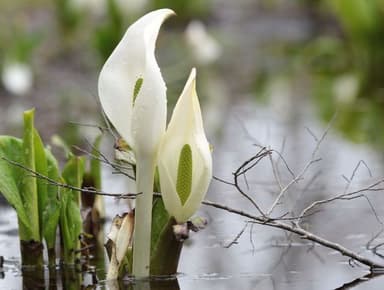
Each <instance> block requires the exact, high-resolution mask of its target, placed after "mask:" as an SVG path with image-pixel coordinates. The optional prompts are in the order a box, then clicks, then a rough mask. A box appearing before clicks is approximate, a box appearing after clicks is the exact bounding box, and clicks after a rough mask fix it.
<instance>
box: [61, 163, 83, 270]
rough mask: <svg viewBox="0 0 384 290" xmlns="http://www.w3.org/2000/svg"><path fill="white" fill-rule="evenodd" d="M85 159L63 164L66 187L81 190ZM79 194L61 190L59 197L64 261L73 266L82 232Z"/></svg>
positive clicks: (73, 191)
mask: <svg viewBox="0 0 384 290" xmlns="http://www.w3.org/2000/svg"><path fill="white" fill-rule="evenodd" d="M84 161H85V158H84V157H78V156H72V157H71V158H70V159H69V160H68V162H67V163H66V164H65V166H64V169H63V171H62V178H63V179H64V181H63V182H65V183H66V184H68V185H71V186H74V187H77V188H81V185H82V183H83V176H84V167H85V162H84ZM79 204H80V192H79V191H75V190H71V189H63V190H62V195H61V210H60V228H61V233H62V238H63V243H64V260H65V263H67V264H73V263H74V258H75V252H74V250H75V249H77V248H78V247H79V239H78V238H79V235H80V234H81V232H82V219H81V215H80V208H79Z"/></svg>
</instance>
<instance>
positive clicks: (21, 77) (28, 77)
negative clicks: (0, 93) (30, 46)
mask: <svg viewBox="0 0 384 290" xmlns="http://www.w3.org/2000/svg"><path fill="white" fill-rule="evenodd" d="M1 81H2V83H3V86H4V88H5V89H6V90H7V91H8V92H10V93H11V94H14V95H17V96H22V95H26V94H27V93H28V92H30V90H31V89H32V86H33V73H32V69H31V67H30V66H29V65H28V64H25V63H21V62H9V63H5V65H4V67H3V70H2V73H1Z"/></svg>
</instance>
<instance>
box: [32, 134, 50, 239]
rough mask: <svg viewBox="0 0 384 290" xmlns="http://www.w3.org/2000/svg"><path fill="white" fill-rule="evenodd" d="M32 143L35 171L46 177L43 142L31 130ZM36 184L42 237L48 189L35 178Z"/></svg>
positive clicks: (41, 180) (40, 180)
mask: <svg viewBox="0 0 384 290" xmlns="http://www.w3.org/2000/svg"><path fill="white" fill-rule="evenodd" d="M33 129H34V130H33V143H34V152H35V170H36V172H38V173H40V174H41V175H43V176H48V167H47V158H46V156H45V149H44V144H43V141H42V140H41V137H40V135H39V133H38V132H37V130H36V129H35V128H33ZM36 184H37V197H38V202H39V228H40V236H43V221H44V219H43V212H44V210H45V208H46V207H47V202H48V200H47V199H48V197H47V194H48V191H47V190H48V189H47V181H46V180H44V179H42V178H36Z"/></svg>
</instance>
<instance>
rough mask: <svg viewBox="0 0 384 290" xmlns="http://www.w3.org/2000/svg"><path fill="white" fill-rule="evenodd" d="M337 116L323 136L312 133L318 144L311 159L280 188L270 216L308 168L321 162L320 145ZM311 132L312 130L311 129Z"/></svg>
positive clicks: (269, 212) (268, 212)
mask: <svg viewBox="0 0 384 290" xmlns="http://www.w3.org/2000/svg"><path fill="white" fill-rule="evenodd" d="M335 117H336V116H334V117H333V118H332V119H331V121H330V122H329V124H328V126H327V128H326V129H325V131H324V133H323V134H322V135H321V137H320V138H319V139H318V138H317V137H316V136H315V135H314V134H313V133H312V134H311V135H312V136H313V137H314V139H315V141H316V146H315V149H314V150H313V151H312V154H311V158H310V160H309V161H308V162H307V164H305V166H304V167H303V168H302V170H301V172H300V173H299V174H298V175H297V176H296V177H295V178H293V179H292V180H291V181H290V182H289V183H288V184H287V185H286V186H285V187H283V188H282V189H281V190H280V193H279V194H278V196H277V197H276V199H275V201H274V202H273V203H272V205H271V207H270V208H269V210H268V211H267V216H269V215H270V214H271V213H272V211H273V210H274V209H275V207H276V206H277V205H278V204H279V203H280V200H281V198H282V197H283V196H284V194H285V192H286V191H287V190H288V189H289V188H290V187H291V186H292V185H293V184H294V183H296V182H298V181H299V180H300V179H302V177H303V176H304V174H305V173H306V172H307V170H308V169H309V168H310V167H311V166H312V165H313V164H314V163H316V162H319V161H321V158H316V155H317V152H318V151H319V149H320V145H321V143H322V142H323V141H324V139H325V137H326V136H327V134H328V132H329V130H330V128H331V125H332V124H333V121H334V120H335ZM309 132H311V131H309Z"/></svg>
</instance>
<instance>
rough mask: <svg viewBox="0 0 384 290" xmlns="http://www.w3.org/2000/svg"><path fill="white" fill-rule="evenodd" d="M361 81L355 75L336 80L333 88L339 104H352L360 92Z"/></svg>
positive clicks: (343, 76) (346, 75) (347, 75)
mask: <svg viewBox="0 0 384 290" xmlns="http://www.w3.org/2000/svg"><path fill="white" fill-rule="evenodd" d="M359 86H360V83H359V79H358V78H357V76H356V75H354V74H345V75H342V76H340V77H338V78H336V79H335V81H334V83H333V87H332V92H333V95H334V96H335V98H336V101H337V102H338V103H342V104H350V103H352V102H353V101H354V100H355V99H356V97H357V94H358V92H359Z"/></svg>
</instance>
